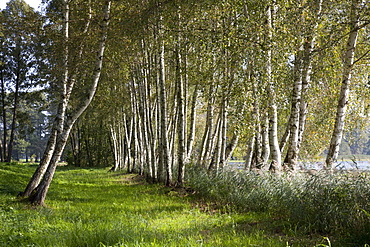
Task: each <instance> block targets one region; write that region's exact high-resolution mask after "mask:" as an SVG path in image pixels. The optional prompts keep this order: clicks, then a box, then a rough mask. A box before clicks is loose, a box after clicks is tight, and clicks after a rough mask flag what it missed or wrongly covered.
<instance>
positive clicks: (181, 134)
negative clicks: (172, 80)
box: [176, 38, 186, 186]
mask: <svg viewBox="0 0 370 247" xmlns="http://www.w3.org/2000/svg"><path fill="white" fill-rule="evenodd" d="M180 41H181V40H180V38H179V40H178V42H179V43H180ZM181 66H182V59H181V51H180V44H178V47H177V51H176V85H177V107H178V119H177V123H178V126H177V148H178V150H177V166H178V173H177V185H178V186H183V185H184V183H185V157H186V150H185V148H186V145H185V143H186V140H185V135H186V124H185V123H186V120H185V90H184V82H183V79H182V68H181Z"/></svg>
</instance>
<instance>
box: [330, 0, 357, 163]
mask: <svg viewBox="0 0 370 247" xmlns="http://www.w3.org/2000/svg"><path fill="white" fill-rule="evenodd" d="M361 4H362V1H360V0H353V1H352V2H351V10H350V24H349V30H350V33H349V36H348V40H347V44H346V48H345V52H344V56H343V71H342V85H341V90H340V94H339V99H338V106H337V113H336V117H335V125H334V129H333V134H332V137H331V140H330V146H329V149H328V154H327V156H326V166H327V168H328V169H332V166H333V164H334V163H335V162H336V161H337V158H338V153H339V145H340V143H341V141H342V137H343V128H344V124H345V117H346V110H347V105H348V99H349V92H350V84H351V77H352V69H353V66H354V59H355V52H356V44H357V38H358V34H359V29H360V28H359V27H360V14H359V13H360V9H361Z"/></svg>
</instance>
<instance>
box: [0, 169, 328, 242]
mask: <svg viewBox="0 0 370 247" xmlns="http://www.w3.org/2000/svg"><path fill="white" fill-rule="evenodd" d="M35 168H36V167H35V166H32V165H26V164H14V163H12V164H0V222H1V225H0V246H17V247H18V246H79V247H81V246H285V247H286V246H329V244H328V241H327V240H326V239H325V238H324V237H326V236H320V234H315V235H304V234H302V233H299V232H297V231H295V229H294V228H293V229H291V228H290V227H289V224H287V222H286V221H285V220H282V219H279V218H275V217H272V216H270V215H269V214H268V213H256V212H243V213H240V212H239V213H237V212H233V210H230V209H229V208H228V207H227V206H226V205H225V206H217V207H216V206H214V203H211V202H207V201H205V200H203V199H202V198H199V197H198V196H197V195H196V194H193V193H192V192H188V191H185V190H174V189H171V188H167V187H164V186H161V185H150V184H147V183H145V182H144V181H143V179H141V178H140V177H138V176H136V175H132V174H131V175H130V174H123V173H112V172H108V170H107V169H81V168H73V167H68V166H65V167H58V170H57V173H56V175H55V178H54V180H53V182H52V185H51V187H50V190H49V194H48V196H47V200H46V204H47V207H37V208H35V207H31V206H29V205H28V204H25V203H22V202H20V201H18V200H17V198H16V195H17V193H18V191H22V190H23V189H24V187H25V185H26V183H27V182H28V180H29V178H30V176H31V174H32V172H33V171H34V169H35Z"/></svg>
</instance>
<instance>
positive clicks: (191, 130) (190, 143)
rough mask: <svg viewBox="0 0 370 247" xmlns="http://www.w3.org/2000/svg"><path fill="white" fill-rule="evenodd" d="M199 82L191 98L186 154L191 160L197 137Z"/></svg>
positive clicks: (187, 158) (188, 159)
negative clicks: (196, 121)
mask: <svg viewBox="0 0 370 247" xmlns="http://www.w3.org/2000/svg"><path fill="white" fill-rule="evenodd" d="M198 94H199V91H198V84H197V85H196V86H195V89H194V93H193V97H192V100H191V109H190V121H189V133H188V138H187V148H186V150H187V154H186V160H187V161H190V159H191V154H192V151H193V143H194V139H195V127H196V123H195V120H196V116H197V110H196V104H197V98H198Z"/></svg>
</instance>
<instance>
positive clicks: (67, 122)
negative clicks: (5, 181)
mask: <svg viewBox="0 0 370 247" xmlns="http://www.w3.org/2000/svg"><path fill="white" fill-rule="evenodd" d="M64 6H65V9H64V16H65V17H64V18H65V29H64V30H65V39H66V40H67V45H66V51H65V59H64V63H65V64H64V77H63V84H62V86H63V92H62V96H61V100H60V104H59V108H58V115H57V117H56V121H57V122H58V124H57V126H56V133H57V136H56V144H55V148H54V151H53V154H52V157H51V159H50V162H49V164H48V165H47V169H46V172H45V174H44V176H43V178H42V181H41V182H40V183H39V185H38V186H37V188H35V190H36V192H35V193H34V194H33V195H32V196H30V201H31V203H34V204H37V205H44V201H45V197H46V194H47V191H48V189H49V186H50V183H51V180H52V178H53V176H54V173H55V169H56V166H57V163H58V161H59V159H60V156H61V154H62V153H63V150H64V147H65V145H66V143H67V139H68V136H69V133H70V131H71V129H72V127H73V124H74V123H75V122H76V120H77V119H78V117H79V116H80V115H81V114H82V113H83V112H84V110H86V108H87V107H88V105H89V104H90V102H91V100H92V99H93V96H94V94H95V91H96V88H97V85H98V82H99V79H100V74H101V69H102V65H103V55H104V50H105V44H106V39H107V29H108V25H109V15H110V7H111V1H110V0H107V1H106V2H105V9H104V19H103V25H102V28H103V33H102V36H101V40H100V42H99V48H98V52H97V58H96V63H95V69H94V72H93V78H92V83H91V86H90V88H89V91H88V95H87V97H86V98H85V100H83V101H82V102H81V104H80V105H79V106H77V107H76V108H75V111H74V112H72V114H71V116H70V118H67V116H66V114H65V112H66V109H67V106H68V103H69V98H70V95H71V92H72V89H73V85H74V79H72V80H69V62H68V56H69V52H68V39H69V33H68V29H69V27H68V25H69V24H68V23H69V1H68V0H65V1H64ZM46 153H47V152H46Z"/></svg>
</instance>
